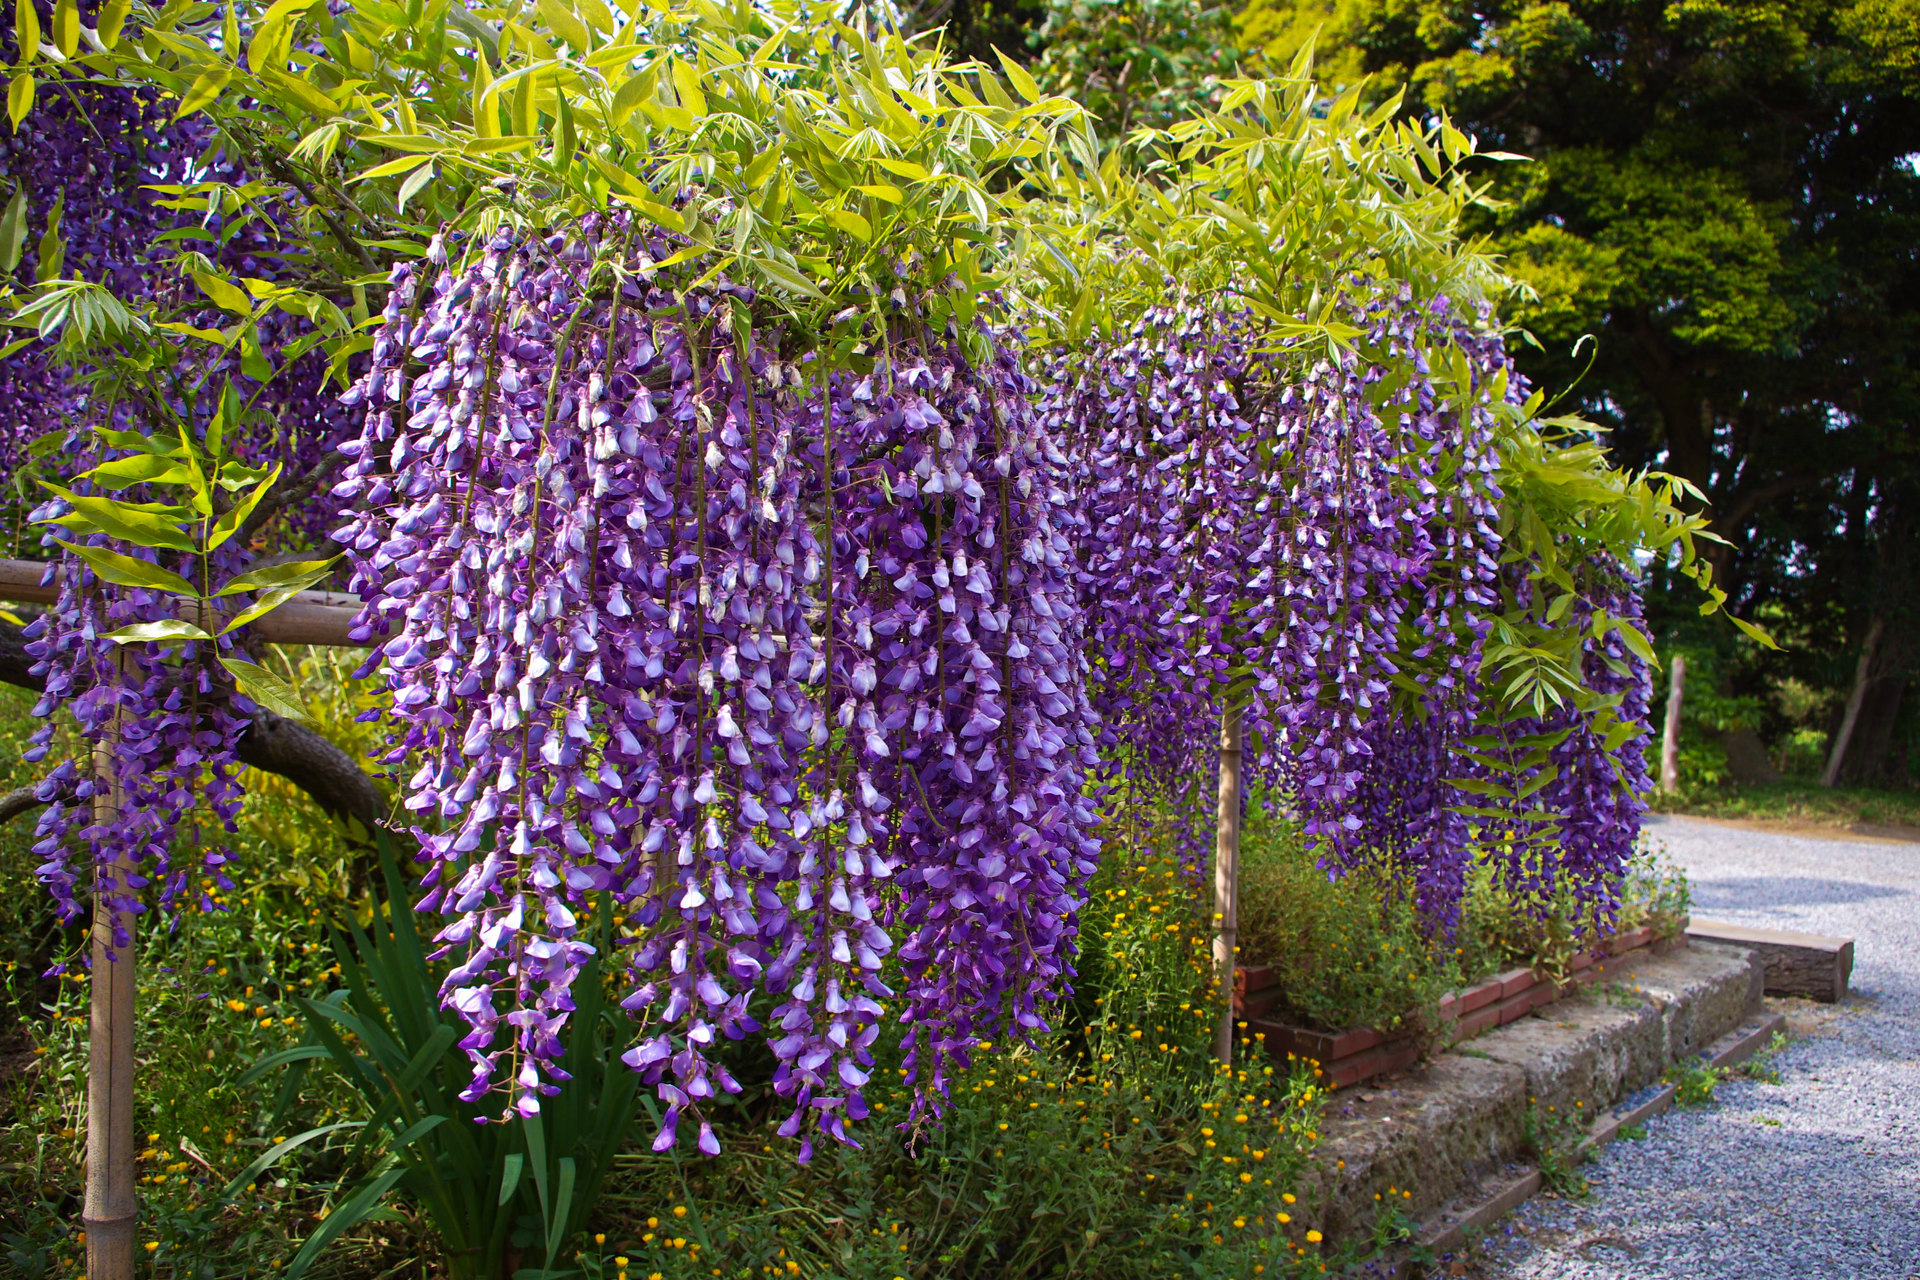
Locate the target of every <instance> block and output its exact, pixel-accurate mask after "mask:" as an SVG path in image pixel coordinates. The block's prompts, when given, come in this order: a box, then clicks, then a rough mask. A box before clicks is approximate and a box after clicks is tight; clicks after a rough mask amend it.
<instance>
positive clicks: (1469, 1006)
mask: <svg viewBox="0 0 1920 1280" xmlns="http://www.w3.org/2000/svg"><path fill="white" fill-rule="evenodd" d="M1499 999H1500V979H1498V978H1488V979H1487V980H1486V981H1485V982H1476V983H1474V984H1473V985H1472V986H1470V987H1468V988H1467V989H1466V990H1465V991H1462V992H1461V993H1460V1012H1461V1013H1463V1014H1464V1013H1472V1012H1473V1011H1474V1010H1475V1009H1484V1008H1486V1007H1487V1006H1488V1005H1490V1004H1495V1003H1497V1002H1498V1001H1499Z"/></svg>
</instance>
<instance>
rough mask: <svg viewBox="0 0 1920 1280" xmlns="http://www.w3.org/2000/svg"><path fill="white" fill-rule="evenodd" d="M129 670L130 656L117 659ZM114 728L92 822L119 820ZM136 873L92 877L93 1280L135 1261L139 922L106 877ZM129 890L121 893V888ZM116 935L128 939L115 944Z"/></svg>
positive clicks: (119, 1272) (98, 760)
mask: <svg viewBox="0 0 1920 1280" xmlns="http://www.w3.org/2000/svg"><path fill="white" fill-rule="evenodd" d="M118 666H119V670H120V674H121V677H122V678H124V677H125V674H126V670H127V661H126V653H125V651H124V650H122V652H121V656H120V661H119V663H118ZM120 723H121V713H120V712H119V711H115V712H114V716H113V724H114V728H115V733H114V734H113V735H111V736H110V737H109V738H108V739H105V740H102V741H101V743H100V744H99V746H97V747H96V748H95V749H94V776H95V778H96V784H95V785H96V788H97V789H96V790H95V791H94V795H93V820H94V821H95V822H96V823H108V822H112V821H114V820H115V819H116V818H118V817H119V815H120V809H121V806H122V805H124V804H125V803H126V792H125V791H124V790H123V789H122V788H121V787H120V786H119V784H118V782H117V780H116V778H115V775H114V772H113V754H114V747H115V744H114V742H113V740H112V739H113V738H117V737H118V729H119V726H120ZM132 872H133V867H132V865H131V864H130V863H128V862H126V861H125V860H124V858H123V859H117V860H116V861H115V862H114V863H113V864H112V865H111V866H108V867H96V868H95V871H94V882H93V970H92V972H91V974H90V975H89V980H88V990H89V1009H88V1022H87V1050H88V1052H87V1193H86V1202H85V1204H84V1206H83V1207H82V1209H81V1211H80V1219H81V1221H82V1222H83V1223H84V1224H85V1225H86V1229H87V1277H88V1280H133V1266H134V1252H135V1251H134V1238H133V1228H134V1207H135V1206H134V1197H133V1175H134V1153H135V1146H134V1129H133V1032H134V926H135V920H136V917H135V916H134V914H133V913H132V912H130V911H119V912H116V911H115V910H114V908H113V906H112V903H111V898H112V897H113V896H114V895H113V894H110V893H109V892H108V891H107V881H108V879H111V880H112V881H113V882H115V884H116V885H119V886H124V885H125V884H126V878H127V876H129V875H130V874H132ZM122 891H124V890H122ZM116 932H118V933H119V934H120V935H121V936H122V937H124V938H125V939H126V941H125V942H124V943H123V944H121V945H118V946H116V945H115V934H116Z"/></svg>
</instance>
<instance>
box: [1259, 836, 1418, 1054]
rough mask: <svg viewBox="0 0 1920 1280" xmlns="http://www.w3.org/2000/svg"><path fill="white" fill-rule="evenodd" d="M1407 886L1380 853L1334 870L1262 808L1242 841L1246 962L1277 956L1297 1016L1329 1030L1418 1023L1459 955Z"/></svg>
mask: <svg viewBox="0 0 1920 1280" xmlns="http://www.w3.org/2000/svg"><path fill="white" fill-rule="evenodd" d="M1407 887H1408V886H1407V884H1406V881H1405V879H1404V878H1403V877H1402V876H1401V874H1400V873H1398V872H1397V871H1396V870H1395V869H1394V868H1393V867H1392V866H1391V865H1389V864H1387V863H1385V862H1380V861H1371V862H1366V863H1363V864H1362V865H1360V866H1358V867H1356V868H1354V869H1353V870H1351V871H1348V872H1346V873H1345V874H1344V875H1342V876H1341V877H1340V878H1338V879H1334V878H1332V877H1330V876H1329V874H1328V873H1327V872H1326V871H1325V870H1323V869H1322V868H1321V867H1320V866H1319V864H1318V862H1317V860H1316V859H1315V857H1314V855H1313V853H1312V851H1311V850H1309V849H1308V848H1307V846H1306V842H1305V840H1304V838H1303V837H1302V835H1301V833H1300V829H1299V827H1298V826H1297V825H1295V824H1294V823H1293V822H1291V821H1290V820H1288V819H1285V818H1279V817H1268V816H1265V815H1264V814H1262V813H1261V812H1260V811H1259V809H1258V808H1256V809H1255V810H1254V812H1253V813H1251V814H1250V815H1249V820H1248V822H1247V825H1246V830H1245V833H1244V834H1243V837H1242V843H1241V870H1240V959H1241V963H1243V964H1266V965H1271V966H1273V968H1274V970H1275V971H1276V976H1277V979H1278V986H1279V989H1280V1007H1281V1010H1282V1013H1283V1016H1284V1017H1286V1018H1287V1019H1289V1020H1292V1021H1297V1022H1300V1023H1302V1024H1304V1025H1306V1026H1310V1027H1317V1028H1321V1029H1323V1030H1328V1031H1339V1030H1344V1029H1345V1028H1347V1027H1355V1026H1371V1027H1378V1028H1380V1029H1381V1030H1399V1029H1401V1028H1404V1027H1414V1026H1417V1025H1419V1024H1420V1023H1421V1022H1422V1021H1423V1019H1422V1016H1421V1015H1422V1011H1423V1010H1427V1009H1429V1008H1430V1007H1431V1006H1433V1005H1434V1004H1435V1003H1436V1002H1437V1001H1438V1000H1439V998H1440V996H1441V995H1442V994H1444V993H1445V991H1446V990H1447V988H1448V987H1450V986H1451V985H1453V982H1454V978H1455V965H1454V963H1453V960H1452V958H1451V957H1450V956H1449V955H1448V954H1447V948H1446V946H1445V944H1444V943H1443V942H1440V941H1437V940H1436V939H1435V938H1433V937H1431V936H1430V935H1429V934H1428V932H1427V930H1426V929H1425V927H1424V926H1423V924H1422V922H1421V920H1420V917H1419V914H1418V912H1417V911H1416V910H1415V908H1414V905H1413V902H1412V900H1411V896H1410V895H1409V893H1408V892H1407Z"/></svg>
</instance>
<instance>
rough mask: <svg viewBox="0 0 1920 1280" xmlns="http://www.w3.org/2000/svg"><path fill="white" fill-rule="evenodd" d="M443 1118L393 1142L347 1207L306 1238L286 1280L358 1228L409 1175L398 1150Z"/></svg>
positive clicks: (294, 1277) (296, 1278)
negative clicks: (347, 1232)
mask: <svg viewBox="0 0 1920 1280" xmlns="http://www.w3.org/2000/svg"><path fill="white" fill-rule="evenodd" d="M446 1118H447V1117H445V1116H428V1117H427V1118H426V1119H424V1120H421V1121H419V1122H418V1123H417V1124H414V1125H413V1126H411V1127H410V1128H408V1130H407V1131H406V1132H405V1133H403V1134H401V1135H400V1136H399V1137H398V1138H396V1139H394V1145H393V1150H392V1152H390V1153H389V1154H388V1156H387V1158H386V1159H385V1160H384V1161H382V1162H381V1163H380V1165H379V1166H378V1167H377V1168H376V1169H375V1170H374V1172H373V1174H372V1175H371V1176H370V1177H369V1178H368V1179H367V1181H366V1183H365V1184H363V1185H362V1186H361V1188H360V1189H359V1190H358V1191H356V1192H355V1193H354V1194H353V1195H352V1196H351V1197H349V1198H348V1199H347V1201H346V1203H344V1204H342V1205H340V1206H339V1207H338V1208H337V1209H335V1210H334V1211H333V1212H331V1213H329V1214H328V1215H327V1220H326V1221H325V1222H322V1223H321V1224H320V1228H319V1230H317V1231H315V1232H314V1233H313V1234H312V1235H310V1236H308V1237H307V1242H306V1243H305V1244H303V1245H301V1246H300V1252H299V1253H296V1254H295V1255H294V1256H293V1261H292V1262H291V1263H289V1264H288V1265H287V1280H299V1277H301V1276H303V1275H305V1274H306V1271H307V1268H308V1267H310V1266H312V1265H313V1260H314V1259H315V1258H317V1257H319V1256H320V1251H321V1250H322V1249H325V1248H326V1247H327V1245H329V1244H330V1243H332V1241H333V1238H334V1237H335V1236H337V1235H339V1234H340V1233H341V1232H343V1231H345V1230H347V1229H348V1228H350V1227H356V1226H358V1225H360V1223H361V1222H362V1221H363V1220H365V1219H366V1217H367V1216H368V1215H369V1214H370V1213H372V1211H373V1209H374V1207H375V1206H376V1205H378V1204H379V1203H380V1198H381V1197H382V1196H384V1195H386V1194H387V1192H388V1190H390V1189H391V1188H392V1186H393V1184H394V1183H396V1182H398V1181H400V1179H401V1178H403V1177H405V1176H406V1175H407V1173H408V1172H409V1171H410V1167H409V1166H408V1165H405V1164H402V1163H400V1159H399V1152H400V1150H401V1149H402V1148H404V1147H406V1146H407V1145H409V1144H410V1143H412V1142H413V1140H414V1139H415V1138H418V1137H419V1136H420V1135H421V1134H423V1133H425V1132H427V1131H428V1130H429V1129H432V1128H433V1127H435V1126H436V1125H438V1124H440V1123H441V1122H442V1121H444V1120H446Z"/></svg>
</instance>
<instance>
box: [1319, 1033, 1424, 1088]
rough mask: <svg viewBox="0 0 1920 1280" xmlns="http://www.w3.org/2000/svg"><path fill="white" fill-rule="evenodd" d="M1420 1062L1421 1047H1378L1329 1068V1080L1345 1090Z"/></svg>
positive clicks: (1399, 1043) (1394, 1044)
mask: <svg viewBox="0 0 1920 1280" xmlns="http://www.w3.org/2000/svg"><path fill="white" fill-rule="evenodd" d="M1418 1061H1420V1046H1418V1045H1415V1044H1409V1043H1407V1042H1406V1041H1395V1042H1392V1043H1389V1044H1382V1045H1376V1046H1375V1047H1373V1048H1371V1049H1368V1050H1367V1051H1366V1052H1364V1053H1360V1054H1356V1055H1355V1056H1354V1057H1351V1058H1345V1059H1342V1060H1341V1061H1339V1062H1336V1063H1334V1064H1333V1065H1332V1066H1331V1067H1329V1068H1327V1078H1328V1079H1329V1080H1331V1081H1332V1082H1333V1083H1334V1084H1336V1085H1339V1086H1340V1087H1341V1088H1345V1087H1346V1086H1348V1085H1352V1084H1358V1083H1360V1082H1361V1081H1362V1080H1371V1079H1372V1078H1373V1077H1375V1076H1378V1075H1385V1074H1386V1073H1387V1072H1389V1071H1401V1070H1404V1069H1405V1068H1407V1067H1410V1066H1412V1065H1413V1064H1414V1063H1416V1062H1418Z"/></svg>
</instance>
